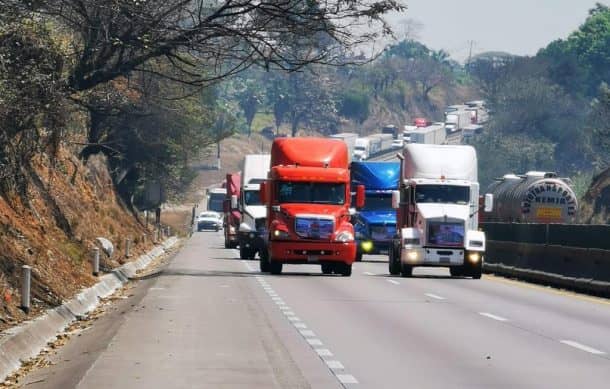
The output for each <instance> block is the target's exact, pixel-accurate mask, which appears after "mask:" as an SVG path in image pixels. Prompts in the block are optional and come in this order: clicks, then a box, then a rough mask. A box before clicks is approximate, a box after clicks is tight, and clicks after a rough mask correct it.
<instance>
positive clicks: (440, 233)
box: [428, 221, 464, 247]
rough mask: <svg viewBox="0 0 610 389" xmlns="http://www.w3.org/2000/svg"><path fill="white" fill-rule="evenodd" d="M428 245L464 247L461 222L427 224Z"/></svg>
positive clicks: (462, 224) (432, 222) (433, 222)
mask: <svg viewBox="0 0 610 389" xmlns="http://www.w3.org/2000/svg"><path fill="white" fill-rule="evenodd" d="M428 244H429V245H434V246H448V247H462V246H464V223H463V222H440V221H439V222H436V221H431V222H428Z"/></svg>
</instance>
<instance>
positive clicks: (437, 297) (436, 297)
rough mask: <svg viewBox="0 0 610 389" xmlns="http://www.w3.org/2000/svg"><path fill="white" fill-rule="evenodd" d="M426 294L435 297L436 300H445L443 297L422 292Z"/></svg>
mask: <svg viewBox="0 0 610 389" xmlns="http://www.w3.org/2000/svg"><path fill="white" fill-rule="evenodd" d="M424 294H425V295H426V296H428V297H430V298H433V299H437V300H445V298H444V297H442V296H439V295H436V294H432V293H424Z"/></svg>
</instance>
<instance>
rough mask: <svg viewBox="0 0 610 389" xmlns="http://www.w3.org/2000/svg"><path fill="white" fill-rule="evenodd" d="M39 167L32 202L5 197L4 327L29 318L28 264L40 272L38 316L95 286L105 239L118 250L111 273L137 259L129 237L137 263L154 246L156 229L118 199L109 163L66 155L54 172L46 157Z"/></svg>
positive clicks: (1, 241) (0, 322)
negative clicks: (98, 248) (25, 298)
mask: <svg viewBox="0 0 610 389" xmlns="http://www.w3.org/2000/svg"><path fill="white" fill-rule="evenodd" d="M33 165H34V167H35V169H34V170H35V171H34V172H33V173H32V175H31V177H30V180H29V185H28V191H27V196H26V197H25V198H23V197H20V196H17V195H11V196H7V197H0V298H1V301H0V304H1V307H2V309H0V329H3V328H6V327H8V326H12V325H14V324H16V323H18V322H20V321H22V320H24V319H26V318H28V316H27V315H25V314H24V313H23V312H22V311H21V310H20V309H19V308H18V307H19V305H20V302H21V296H20V288H21V271H22V270H21V268H22V266H23V265H30V266H32V294H31V298H32V306H31V308H32V311H33V313H30V316H29V317H31V316H32V315H35V314H36V313H37V312H39V311H42V310H43V309H46V308H50V307H54V306H57V305H58V304H60V303H61V302H62V301H64V300H66V299H68V298H70V297H72V296H74V295H75V294H76V292H78V291H79V290H80V289H81V288H83V287H86V286H89V285H92V284H93V283H94V282H95V278H94V277H93V276H92V275H91V273H92V267H91V263H90V259H91V256H92V254H91V253H92V249H93V247H94V246H95V245H96V238H97V237H104V238H107V239H108V240H110V241H111V242H112V243H113V244H114V249H115V250H114V253H113V254H112V255H111V256H108V255H106V254H105V253H104V252H103V251H102V255H101V266H102V268H103V269H106V270H109V269H111V268H113V267H116V266H118V265H119V264H121V263H124V262H125V261H127V260H129V258H126V256H125V244H126V243H125V242H126V239H127V238H129V239H131V241H132V242H133V243H132V249H131V256H130V257H131V258H134V257H137V256H138V255H140V254H142V253H144V252H145V250H146V249H148V248H150V247H151V244H152V243H151V237H152V234H151V233H150V231H148V230H146V229H145V227H144V226H143V224H142V223H139V222H138V220H137V219H136V218H135V217H134V215H133V214H132V213H130V212H129V211H128V210H127V208H126V207H125V206H124V205H123V204H122V203H121V201H120V199H119V198H118V197H117V195H116V194H115V192H114V186H113V184H112V180H111V177H110V175H109V174H108V170H107V168H106V163H105V160H104V159H103V158H101V157H92V158H91V159H90V160H89V162H88V163H87V165H86V166H85V165H83V164H82V163H81V161H80V160H79V159H78V158H76V157H75V156H74V155H73V154H71V153H70V152H69V151H67V150H61V151H60V153H59V158H58V159H57V161H56V162H55V164H54V165H53V166H52V165H51V162H50V160H49V159H48V158H47V157H46V156H44V155H42V156H40V157H38V158H36V160H34V161H33ZM144 234H148V236H147V239H144V237H143V236H144Z"/></svg>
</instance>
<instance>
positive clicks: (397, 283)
mask: <svg viewBox="0 0 610 389" xmlns="http://www.w3.org/2000/svg"><path fill="white" fill-rule="evenodd" d="M388 282H389V283H390V284H394V285H400V282H398V281H394V280H388Z"/></svg>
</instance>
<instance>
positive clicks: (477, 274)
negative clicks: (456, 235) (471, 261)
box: [470, 261, 483, 280]
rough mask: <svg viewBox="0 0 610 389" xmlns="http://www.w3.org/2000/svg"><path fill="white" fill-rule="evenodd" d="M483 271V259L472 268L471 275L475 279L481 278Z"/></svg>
mask: <svg viewBox="0 0 610 389" xmlns="http://www.w3.org/2000/svg"><path fill="white" fill-rule="evenodd" d="M482 273H483V264H482V262H481V261H479V263H477V264H476V265H474V266H473V267H472V268H471V269H470V276H471V277H472V279H474V280H480V279H481V274H482Z"/></svg>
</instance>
